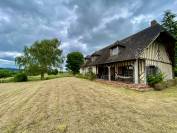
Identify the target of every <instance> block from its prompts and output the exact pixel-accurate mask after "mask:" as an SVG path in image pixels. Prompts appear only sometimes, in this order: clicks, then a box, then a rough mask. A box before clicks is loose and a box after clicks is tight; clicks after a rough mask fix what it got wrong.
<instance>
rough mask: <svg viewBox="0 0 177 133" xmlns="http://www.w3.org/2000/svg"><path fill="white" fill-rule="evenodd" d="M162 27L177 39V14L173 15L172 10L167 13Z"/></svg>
mask: <svg viewBox="0 0 177 133" xmlns="http://www.w3.org/2000/svg"><path fill="white" fill-rule="evenodd" d="M162 26H163V27H164V28H165V29H166V30H167V31H168V32H170V33H171V34H172V35H173V36H174V37H175V38H176V39H177V19H176V14H174V13H172V12H171V11H170V10H167V11H165V13H164V17H163V19H162Z"/></svg>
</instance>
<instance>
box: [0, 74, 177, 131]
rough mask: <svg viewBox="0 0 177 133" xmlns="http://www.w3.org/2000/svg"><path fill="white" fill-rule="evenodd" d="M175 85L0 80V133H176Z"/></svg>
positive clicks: (72, 79) (66, 79)
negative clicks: (150, 87)
mask: <svg viewBox="0 0 177 133" xmlns="http://www.w3.org/2000/svg"><path fill="white" fill-rule="evenodd" d="M176 118H177V88H176V87H173V88H169V89H166V90H163V91H160V92H157V91H150V92H136V91H132V90H127V89H124V88H115V87H112V86H109V85H106V84H101V83H96V82H91V81H88V80H83V79H77V78H73V77H68V78H60V79H52V80H47V81H39V82H27V83H8V84H6V83H5V84H0V132H2V133H6V132H16V133H19V132H25V133H34V132H38V133H40V132H41V133H48V132H54V133H55V132H56V133H57V132H63V133H93V132H97V133H114V132H126V133H142V132H143V133H152V132H154V133H158V132H164V133H165V132H170V133H171V132H172V133H173V132H174V133H175V132H176V131H177V119H176Z"/></svg>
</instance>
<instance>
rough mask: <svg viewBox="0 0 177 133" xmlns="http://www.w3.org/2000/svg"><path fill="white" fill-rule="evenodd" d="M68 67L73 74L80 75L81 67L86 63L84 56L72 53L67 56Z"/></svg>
mask: <svg viewBox="0 0 177 133" xmlns="http://www.w3.org/2000/svg"><path fill="white" fill-rule="evenodd" d="M66 63H67V64H66V67H67V69H68V70H71V71H72V72H73V74H76V73H79V69H80V66H81V65H82V64H83V63H84V56H83V55H82V53H80V52H71V53H69V54H68V55H67V60H66Z"/></svg>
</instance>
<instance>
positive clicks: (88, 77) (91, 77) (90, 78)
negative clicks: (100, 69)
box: [85, 72, 96, 80]
mask: <svg viewBox="0 0 177 133" xmlns="http://www.w3.org/2000/svg"><path fill="white" fill-rule="evenodd" d="M85 76H86V77H87V79H89V80H95V79H96V74H94V73H93V72H88V73H87V74H86V75H85Z"/></svg>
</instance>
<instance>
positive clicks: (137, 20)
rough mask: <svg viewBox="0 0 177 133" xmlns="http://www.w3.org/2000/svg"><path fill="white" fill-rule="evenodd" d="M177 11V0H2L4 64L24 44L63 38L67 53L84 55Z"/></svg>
mask: <svg viewBox="0 0 177 133" xmlns="http://www.w3.org/2000/svg"><path fill="white" fill-rule="evenodd" d="M168 9H169V10H171V11H172V12H174V13H177V0H0V67H14V58H15V57H16V56H19V55H21V52H22V50H23V48H24V46H30V45H31V44H32V43H33V42H34V41H36V40H41V39H51V38H54V37H55V38H58V39H60V40H61V41H62V46H61V48H62V49H63V51H64V54H67V53H68V52H71V51H80V52H82V53H83V54H84V55H86V54H90V53H92V52H93V51H95V50H97V49H99V48H102V47H104V46H106V45H108V44H110V43H112V42H114V41H116V40H120V39H122V38H124V37H127V36H129V35H131V34H133V33H135V32H137V31H140V30H142V29H143V28H146V27H148V26H149V23H150V21H151V20H153V19H156V20H157V21H159V22H160V21H161V19H162V17H163V13H164V11H165V10H168Z"/></svg>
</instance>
